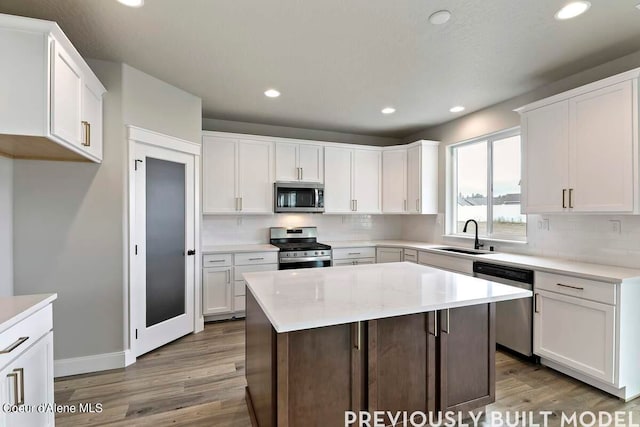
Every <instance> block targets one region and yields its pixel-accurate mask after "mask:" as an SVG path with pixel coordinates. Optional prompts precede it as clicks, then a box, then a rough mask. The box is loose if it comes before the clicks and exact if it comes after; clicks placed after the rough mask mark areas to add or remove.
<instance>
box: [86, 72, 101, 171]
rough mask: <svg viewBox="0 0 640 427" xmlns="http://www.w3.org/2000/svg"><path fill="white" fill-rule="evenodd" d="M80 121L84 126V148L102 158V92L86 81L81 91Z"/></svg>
mask: <svg viewBox="0 0 640 427" xmlns="http://www.w3.org/2000/svg"><path fill="white" fill-rule="evenodd" d="M82 122H83V126H86V134H85V137H84V142H83V145H84V147H85V150H86V151H87V152H89V154H91V155H92V156H94V157H95V158H97V159H99V160H102V93H101V92H100V91H96V90H94V89H93V88H91V87H90V86H89V85H87V84H86V82H85V84H84V85H83V92H82ZM83 130H84V129H83Z"/></svg>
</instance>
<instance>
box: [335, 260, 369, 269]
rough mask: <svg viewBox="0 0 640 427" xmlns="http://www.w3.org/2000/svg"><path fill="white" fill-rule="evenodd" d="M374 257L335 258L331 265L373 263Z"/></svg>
mask: <svg viewBox="0 0 640 427" xmlns="http://www.w3.org/2000/svg"><path fill="white" fill-rule="evenodd" d="M375 263H376V259H375V258H358V259H337V260H334V261H333V263H332V264H331V265H332V266H333V267H340V266H343V265H363V264H375Z"/></svg>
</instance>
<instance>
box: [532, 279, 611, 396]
mask: <svg viewBox="0 0 640 427" xmlns="http://www.w3.org/2000/svg"><path fill="white" fill-rule="evenodd" d="M534 298H536V300H537V301H536V304H535V305H536V311H535V313H534V316H533V321H534V324H533V352H534V353H535V354H536V355H538V356H541V357H544V358H547V359H549V360H552V361H554V362H557V363H560V364H562V365H565V366H567V367H569V368H572V369H575V370H578V371H581V372H583V373H585V374H587V375H589V376H591V377H594V378H597V379H600V380H603V381H606V382H608V383H610V384H613V383H614V354H615V347H614V337H615V307H614V306H611V305H607V304H602V303H597V302H593V301H588V300H584V299H580V298H575V297H571V296H566V295H561V294H557V293H554V292H547V291H542V290H537V291H536V295H535V296H534Z"/></svg>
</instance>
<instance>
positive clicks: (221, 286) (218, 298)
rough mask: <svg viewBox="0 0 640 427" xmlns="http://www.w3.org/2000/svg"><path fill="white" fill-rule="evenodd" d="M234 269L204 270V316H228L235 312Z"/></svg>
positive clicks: (216, 268) (229, 267) (217, 268)
mask: <svg viewBox="0 0 640 427" xmlns="http://www.w3.org/2000/svg"><path fill="white" fill-rule="evenodd" d="M232 276H233V267H231V266H228V267H213V268H204V269H203V270H202V304H203V306H202V314H203V315H205V316H207V315H214V314H227V313H231V312H232V311H233V287H232V286H233V283H232Z"/></svg>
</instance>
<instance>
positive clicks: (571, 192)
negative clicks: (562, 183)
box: [569, 188, 573, 209]
mask: <svg viewBox="0 0 640 427" xmlns="http://www.w3.org/2000/svg"><path fill="white" fill-rule="evenodd" d="M569 208H571V209H573V188H570V189H569Z"/></svg>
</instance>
